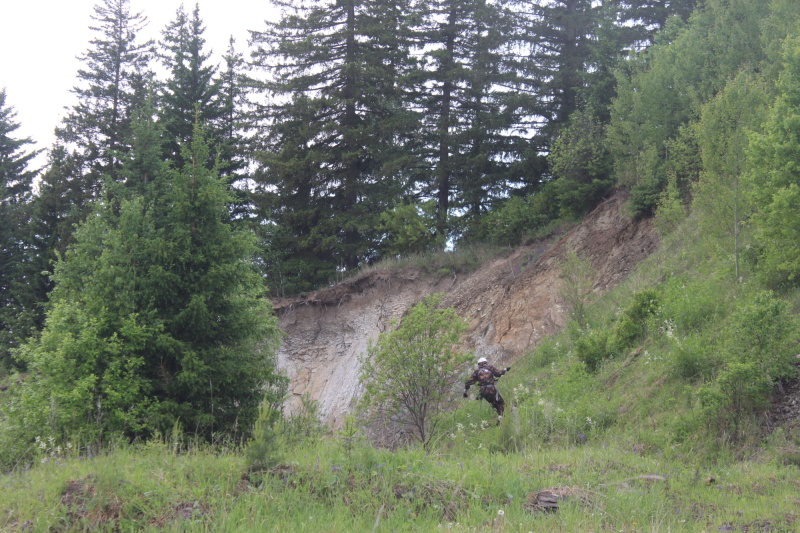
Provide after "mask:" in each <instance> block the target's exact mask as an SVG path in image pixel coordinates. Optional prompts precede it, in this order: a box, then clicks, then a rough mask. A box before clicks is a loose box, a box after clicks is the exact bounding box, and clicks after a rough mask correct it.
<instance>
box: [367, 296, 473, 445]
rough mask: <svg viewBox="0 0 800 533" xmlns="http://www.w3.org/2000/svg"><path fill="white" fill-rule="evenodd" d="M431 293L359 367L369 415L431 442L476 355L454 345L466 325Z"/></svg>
mask: <svg viewBox="0 0 800 533" xmlns="http://www.w3.org/2000/svg"><path fill="white" fill-rule="evenodd" d="M441 301H442V297H441V295H439V294H435V295H431V296H428V297H427V298H425V300H423V301H422V302H420V303H418V304H417V305H415V306H414V307H412V308H411V309H410V310H409V311H408V313H407V314H406V315H405V316H404V317H403V320H402V322H400V324H399V326H398V325H396V324H395V325H393V327H392V330H391V331H389V332H387V333H384V334H382V335H381V336H380V337H379V338H378V343H377V344H376V345H374V346H370V349H369V350H367V353H366V357H365V358H364V360H363V362H362V365H361V376H360V381H361V382H362V383H363V384H364V388H365V390H364V395H363V396H362V397H361V407H362V408H363V409H364V410H365V411H367V412H368V413H369V414H368V417H370V418H375V419H380V420H381V421H382V422H383V423H386V424H390V425H399V426H401V427H405V428H407V429H408V430H410V431H411V432H412V433H413V435H414V436H415V437H416V439H417V440H418V441H419V442H420V443H421V444H422V445H423V446H426V447H427V446H428V445H429V444H430V442H431V439H432V438H433V437H435V436H436V435H437V434H438V433H440V431H439V428H440V427H441V425H442V415H443V414H444V413H445V412H446V410H448V409H449V408H451V407H452V404H453V399H452V391H453V388H454V387H455V386H456V385H457V384H458V382H459V381H460V379H461V377H462V374H463V369H464V366H465V365H466V364H468V363H469V361H471V360H472V354H470V353H468V352H459V351H458V350H456V349H455V346H457V344H458V342H459V340H460V339H461V336H462V335H463V333H464V332H465V331H466V330H467V324H466V322H465V321H464V320H463V319H462V318H459V316H458V315H456V313H455V311H454V310H453V309H440V308H439V307H440V305H441Z"/></svg>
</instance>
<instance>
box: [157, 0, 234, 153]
mask: <svg viewBox="0 0 800 533" xmlns="http://www.w3.org/2000/svg"><path fill="white" fill-rule="evenodd" d="M204 32H205V28H204V27H203V21H202V19H201V18H200V8H199V6H198V5H195V8H194V10H193V11H192V15H191V17H190V16H189V15H187V14H186V12H185V11H184V9H183V6H182V5H181V7H179V8H178V10H177V12H176V13H175V19H174V20H173V21H172V22H170V23H169V25H168V26H167V28H166V29H165V30H164V32H163V38H162V41H161V54H160V57H161V61H162V63H163V65H164V67H165V68H166V69H167V71H168V72H169V77H168V79H167V81H166V83H165V84H164V89H163V91H162V95H161V120H162V122H163V123H164V128H165V132H166V142H165V145H164V146H165V151H166V156H167V158H168V159H170V160H172V161H174V162H175V166H176V167H182V166H183V163H184V161H183V160H182V156H181V146H182V145H183V144H185V143H187V142H191V136H192V131H193V129H194V124H195V122H198V121H199V122H200V123H201V124H203V125H205V127H206V128H208V132H209V142H210V144H211V147H212V153H211V154H210V160H209V161H208V165H209V167H210V166H212V165H213V164H214V159H215V157H216V155H217V154H216V153H215V152H216V149H217V146H218V145H220V144H221V141H220V140H218V139H217V137H218V135H217V132H216V131H215V126H216V124H217V123H218V122H219V121H220V120H221V118H222V116H223V113H224V102H223V100H222V95H221V87H220V83H219V81H218V80H217V79H216V70H217V69H216V67H214V66H212V65H209V64H208V61H209V58H210V57H211V55H210V53H207V52H205V51H204V46H205V39H204V38H203V33H204Z"/></svg>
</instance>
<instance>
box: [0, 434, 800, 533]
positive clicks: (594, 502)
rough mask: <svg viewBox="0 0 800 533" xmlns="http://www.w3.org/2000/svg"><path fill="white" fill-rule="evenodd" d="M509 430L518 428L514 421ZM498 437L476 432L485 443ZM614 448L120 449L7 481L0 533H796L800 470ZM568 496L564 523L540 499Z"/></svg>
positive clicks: (329, 444) (62, 459)
mask: <svg viewBox="0 0 800 533" xmlns="http://www.w3.org/2000/svg"><path fill="white" fill-rule="evenodd" d="M508 423H509V424H510V423H511V422H508ZM502 432H503V428H502V427H500V428H497V427H494V426H491V427H488V428H486V429H483V430H481V436H482V441H483V442H491V441H493V440H496V439H497V438H498V437H499V435H500V434H501V433H502ZM613 440H614V439H599V440H598V441H597V442H594V443H591V444H586V445H581V446H569V447H539V448H528V449H526V450H524V451H523V452H521V453H512V454H504V453H497V452H495V453H493V452H491V451H488V450H486V449H485V448H481V447H475V446H472V445H470V446H467V447H460V446H454V447H451V448H450V449H449V450H447V449H446V448H447V447H442V448H441V449H440V450H439V451H437V452H436V453H430V454H425V453H423V452H422V451H420V450H417V449H413V448H412V449H404V450H400V451H397V452H390V451H386V450H376V449H372V448H370V447H369V446H367V445H364V444H362V445H359V446H358V447H356V448H355V449H350V451H349V452H348V451H347V449H346V448H345V447H343V446H342V445H341V444H340V443H338V442H337V441H336V440H335V439H332V438H328V439H320V440H319V441H317V442H316V443H312V444H309V445H305V446H298V447H296V448H295V449H294V451H293V452H292V453H291V455H290V457H287V460H286V461H284V462H282V463H281V465H279V466H278V467H276V468H274V469H272V470H271V471H269V472H268V473H265V474H263V475H258V476H256V475H253V474H246V473H245V471H246V469H245V465H244V462H243V460H242V456H241V454H239V453H237V452H236V451H235V450H227V451H226V450H219V449H217V450H211V449H207V448H203V447H197V448H192V449H190V450H188V451H186V452H182V453H178V452H176V451H175V450H174V448H173V447H171V446H170V445H169V444H165V443H150V444H148V445H144V446H131V445H118V446H117V447H115V448H114V449H113V450H109V451H108V453H103V454H100V455H97V456H95V457H80V456H77V455H76V454H72V455H70V454H65V455H64V456H47V457H43V458H42V459H45V461H44V462H43V463H40V464H37V465H36V466H35V467H33V468H30V469H27V470H21V471H16V472H14V473H11V474H9V475H6V476H4V477H3V478H2V479H0V512H1V513H2V514H0V529H2V530H3V531H327V532H335V531H342V532H345V531H503V532H524V531H674V532H682V531H686V532H697V531H701V530H708V531H737V530H738V531H749V530H769V531H795V530H796V527H797V526H798V524H797V504H798V498H799V497H800V487H798V481H797V470H796V467H791V468H787V467H785V466H784V465H781V464H778V463H776V462H775V461H773V460H770V459H769V458H768V457H767V456H761V457H758V458H755V459H751V460H748V461H743V462H742V461H735V460H731V461H720V462H718V463H710V464H705V465H698V464H695V463H693V462H691V461H687V460H686V458H685V457H681V456H680V454H674V455H670V454H662V453H656V454H651V453H648V452H647V451H646V450H645V451H642V450H637V449H631V448H629V447H627V446H622V447H620V446H618V444H619V443H615V442H613ZM542 491H551V492H554V493H556V494H560V495H563V499H562V500H560V501H559V502H558V510H557V511H556V512H546V511H542V510H537V505H536V502H537V498H536V495H537V494H538V493H540V492H542Z"/></svg>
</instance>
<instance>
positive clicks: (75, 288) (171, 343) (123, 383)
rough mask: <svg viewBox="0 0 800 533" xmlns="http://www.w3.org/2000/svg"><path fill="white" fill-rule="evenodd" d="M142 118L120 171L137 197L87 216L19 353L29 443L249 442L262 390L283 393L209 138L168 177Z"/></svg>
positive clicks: (248, 242)
mask: <svg viewBox="0 0 800 533" xmlns="http://www.w3.org/2000/svg"><path fill="white" fill-rule="evenodd" d="M151 118H152V115H147V114H143V116H142V119H141V120H140V121H137V123H136V124H135V125H134V131H135V132H136V138H135V139H134V143H133V148H132V152H131V157H130V158H129V159H128V160H127V161H126V163H125V165H124V168H123V172H125V173H128V174H129V175H133V174H135V173H141V172H145V173H147V174H148V175H149V177H148V179H143V178H140V179H138V180H136V182H137V183H139V184H140V185H141V189H142V190H143V191H144V193H143V194H136V195H130V196H129V197H128V196H122V197H119V196H115V197H114V198H113V201H111V202H109V201H105V200H103V201H98V202H96V203H95V205H94V209H95V210H94V212H93V213H94V216H92V217H90V218H88V219H87V221H86V222H85V223H84V224H83V225H82V226H81V228H80V229H79V230H78V232H77V239H76V242H75V243H74V244H73V245H72V246H71V247H70V249H69V251H68V252H67V254H66V257H65V259H64V260H63V261H60V262H59V264H58V266H57V268H56V273H55V276H54V277H55V279H56V281H57V285H56V288H55V289H54V291H53V296H52V304H51V306H50V308H49V309H48V314H47V322H46V325H45V328H44V330H43V332H42V335H41V338H39V339H36V340H34V341H31V342H30V343H29V344H27V345H26V346H25V348H24V351H23V355H24V357H25V360H26V361H27V362H28V364H29V366H30V368H31V370H32V371H33V376H34V377H32V379H30V380H29V381H28V382H26V383H25V387H24V389H23V393H22V398H23V399H22V401H23V403H24V405H25V409H24V412H21V413H20V416H21V417H23V418H24V421H23V425H24V426H25V427H30V428H32V430H34V431H37V432H38V431H42V430H43V428H46V431H47V432H48V434H51V435H54V436H56V437H62V436H66V435H74V434H77V433H82V434H84V435H86V436H94V437H98V438H99V437H100V436H102V435H107V434H109V433H112V434H113V433H122V434H125V435H127V436H131V437H133V436H147V435H148V434H151V433H152V432H154V431H160V432H162V433H163V432H165V431H169V430H170V429H171V428H172V427H174V425H175V424H176V423H177V422H179V423H181V424H182V426H183V427H184V428H185V429H186V430H187V431H191V432H194V433H197V434H200V435H205V436H206V437H209V438H210V437H211V436H212V434H213V433H215V432H245V433H246V432H248V431H249V429H250V427H251V424H252V423H253V422H254V420H255V417H256V415H257V411H258V405H259V403H260V401H261V399H262V398H263V396H264V392H265V389H264V387H265V385H279V384H280V383H281V382H282V381H281V379H280V378H279V377H277V376H276V375H275V374H274V366H273V361H272V353H273V349H274V346H275V343H276V342H277V339H278V330H277V327H276V322H275V318H274V317H273V316H272V315H271V312H270V311H271V310H270V308H269V304H268V302H267V300H266V299H265V298H264V290H265V287H264V285H263V279H262V278H261V276H260V275H259V274H258V273H257V272H256V270H255V269H254V268H253V267H252V263H251V255H252V253H253V251H254V245H255V243H254V240H253V238H252V234H250V233H249V232H244V231H241V230H237V229H235V228H234V227H233V226H232V225H231V223H230V220H229V205H230V201H231V196H230V194H229V192H228V191H227V190H226V187H225V184H224V182H223V180H221V179H220V178H219V176H218V174H217V173H216V171H215V170H214V169H208V168H207V165H206V162H207V161H208V157H209V153H208V146H207V144H206V142H205V139H204V137H203V135H202V133H201V132H200V131H199V129H197V130H195V132H194V133H193V134H192V143H191V146H186V147H185V148H184V152H183V159H184V161H185V164H184V166H183V167H182V168H181V169H177V170H176V169H170V168H169V166H168V165H165V164H159V163H158V155H159V154H161V153H162V152H161V146H160V145H158V144H153V143H151V142H150V141H149V139H154V138H158V135H153V134H151V133H152V132H151V133H148V130H149V129H150V128H154V127H155V124H153V123H152V122H148V121H149V120H151ZM155 133H157V131H156V132H155ZM140 135H144V138H143V139H139V138H138V137H139V136H140ZM137 151H141V152H142V153H139V154H136V153H135V152H137Z"/></svg>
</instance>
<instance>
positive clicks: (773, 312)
mask: <svg viewBox="0 0 800 533" xmlns="http://www.w3.org/2000/svg"><path fill="white" fill-rule="evenodd" d="M796 323H797V321H796V319H795V318H794V317H793V315H792V314H791V311H790V308H789V303H788V302H785V301H783V300H780V299H778V298H776V297H775V295H774V294H773V293H771V292H759V293H757V294H756V295H755V297H754V298H752V300H751V301H749V302H740V304H739V306H738V307H737V308H736V310H735V311H734V313H733V314H732V315H731V317H730V320H729V326H728V328H727V329H728V335H726V338H727V341H728V349H729V351H730V353H731V355H732V356H733V357H734V359H735V360H736V361H740V362H744V363H753V364H755V365H756V366H757V367H758V368H759V369H760V370H761V372H762V373H763V374H764V375H765V376H768V377H769V378H770V379H773V380H775V379H778V378H781V377H784V376H787V375H789V374H790V373H792V371H793V368H794V367H793V365H792V363H793V357H792V356H793V355H794V354H795V353H796V347H795V344H796V341H797V338H798V333H797V328H796Z"/></svg>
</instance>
